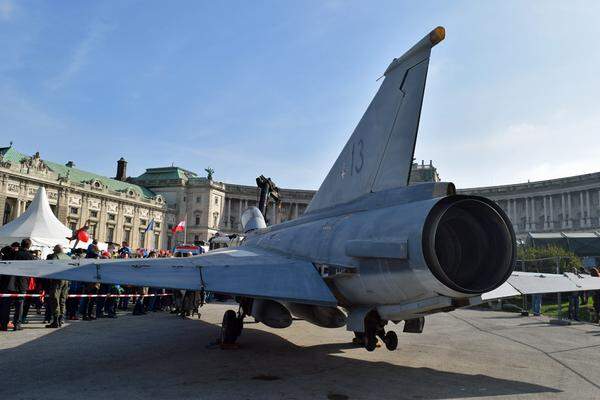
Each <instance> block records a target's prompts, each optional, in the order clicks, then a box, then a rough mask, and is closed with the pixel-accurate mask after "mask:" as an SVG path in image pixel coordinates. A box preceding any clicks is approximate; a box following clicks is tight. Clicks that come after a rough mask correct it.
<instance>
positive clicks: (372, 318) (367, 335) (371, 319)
mask: <svg viewBox="0 0 600 400" xmlns="http://www.w3.org/2000/svg"><path fill="white" fill-rule="evenodd" d="M386 324H387V321H384V320H382V319H381V318H380V317H379V315H378V314H377V312H375V311H371V312H370V313H368V314H367V316H366V317H365V332H364V333H362V332H354V335H355V338H354V340H353V343H356V344H359V343H361V344H362V345H364V346H365V349H367V351H373V350H375V348H377V343H378V339H377V338H380V339H381V340H382V341H383V343H385V347H386V348H387V349H388V350H390V351H393V350H396V348H397V347H398V335H396V332H394V331H388V332H387V333H386V332H385V325H386Z"/></svg>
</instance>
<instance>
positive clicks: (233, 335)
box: [221, 310, 238, 344]
mask: <svg viewBox="0 0 600 400" xmlns="http://www.w3.org/2000/svg"><path fill="white" fill-rule="evenodd" d="M237 325H238V318H237V314H236V313H235V311H233V310H227V311H225V314H224V315H223V323H222V324H221V343H224V344H233V343H235V341H236V339H237V338H238V334H237V332H238V327H237Z"/></svg>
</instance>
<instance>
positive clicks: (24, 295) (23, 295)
mask: <svg viewBox="0 0 600 400" xmlns="http://www.w3.org/2000/svg"><path fill="white" fill-rule="evenodd" d="M171 295H172V294H171V293H161V294H70V295H68V296H67V297H75V298H81V297H115V298H116V297H155V296H171ZM44 296H48V295H41V294H20V293H0V298H6V297H9V298H18V297H23V298H26V299H28V298H36V297H44Z"/></svg>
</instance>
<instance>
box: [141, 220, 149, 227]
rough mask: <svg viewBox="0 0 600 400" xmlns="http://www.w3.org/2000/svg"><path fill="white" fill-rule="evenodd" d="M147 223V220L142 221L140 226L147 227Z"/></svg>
mask: <svg viewBox="0 0 600 400" xmlns="http://www.w3.org/2000/svg"><path fill="white" fill-rule="evenodd" d="M147 222H148V221H146V220H145V219H140V225H141V226H147Z"/></svg>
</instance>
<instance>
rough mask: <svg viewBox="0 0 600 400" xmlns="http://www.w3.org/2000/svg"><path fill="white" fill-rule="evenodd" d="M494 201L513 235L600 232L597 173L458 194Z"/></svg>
mask: <svg viewBox="0 0 600 400" xmlns="http://www.w3.org/2000/svg"><path fill="white" fill-rule="evenodd" d="M458 192H459V193H464V194H473V195H479V196H484V197H487V198H489V199H492V200H494V201H495V202H496V203H497V204H498V205H500V207H502V209H503V210H504V211H505V212H506V214H507V215H508V216H509V218H510V220H511V221H512V224H513V227H514V229H515V233H516V234H517V236H519V237H521V238H523V237H524V236H526V235H527V233H528V232H562V231H594V230H597V229H600V173H599V172H596V173H592V174H585V175H576V176H569V177H565V178H558V179H550V180H545V181H538V182H527V183H518V184H514V185H502V186H489V187H480V188H470V189H461V190H458Z"/></svg>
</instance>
